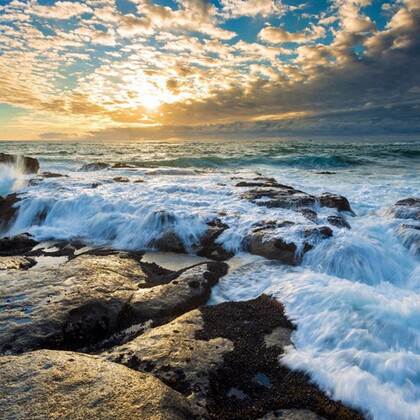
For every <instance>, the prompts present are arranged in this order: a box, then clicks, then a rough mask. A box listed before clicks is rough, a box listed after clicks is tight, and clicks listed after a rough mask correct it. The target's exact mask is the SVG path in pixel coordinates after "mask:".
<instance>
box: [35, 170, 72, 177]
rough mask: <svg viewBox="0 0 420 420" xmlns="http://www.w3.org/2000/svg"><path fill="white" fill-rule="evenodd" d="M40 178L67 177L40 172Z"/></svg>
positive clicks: (55, 173)
mask: <svg viewBox="0 0 420 420" xmlns="http://www.w3.org/2000/svg"><path fill="white" fill-rule="evenodd" d="M40 176H41V177H42V178H68V175H64V174H59V173H57V172H48V171H47V172H42V173H41V174H40Z"/></svg>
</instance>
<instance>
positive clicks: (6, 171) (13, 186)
mask: <svg viewBox="0 0 420 420" xmlns="http://www.w3.org/2000/svg"><path fill="white" fill-rule="evenodd" d="M26 178H27V177H26V175H25V171H24V168H23V166H22V165H20V164H19V161H18V162H17V163H16V164H4V163H2V164H0V196H2V195H7V194H10V193H12V192H15V191H18V190H19V189H21V188H23V186H24V185H25V184H26Z"/></svg>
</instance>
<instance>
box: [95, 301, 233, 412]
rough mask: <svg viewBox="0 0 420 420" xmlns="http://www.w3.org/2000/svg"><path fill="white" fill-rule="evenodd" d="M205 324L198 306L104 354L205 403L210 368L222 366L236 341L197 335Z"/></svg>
mask: <svg viewBox="0 0 420 420" xmlns="http://www.w3.org/2000/svg"><path fill="white" fill-rule="evenodd" d="M203 327H204V321H203V317H202V315H201V312H200V310H197V309H196V310H193V311H191V312H188V313H186V314H184V315H182V316H180V317H179V318H176V319H175V320H173V321H172V322H170V323H168V324H165V325H162V326H160V327H156V328H153V329H151V330H149V331H147V332H145V333H144V334H142V335H140V336H138V337H136V338H135V339H134V340H132V341H130V342H129V343H126V344H125V345H122V346H119V347H115V348H113V349H112V350H111V351H109V352H107V353H104V355H103V356H104V357H105V358H106V359H108V360H110V361H113V362H117V363H122V364H124V365H126V366H128V367H130V368H132V369H136V370H139V371H142V372H150V373H152V374H153V375H154V376H156V377H158V378H159V379H160V380H162V381H163V382H164V383H165V384H167V385H169V386H170V387H171V388H173V389H175V390H177V391H179V392H182V393H183V394H184V395H187V396H188V397H189V399H190V400H192V401H195V402H196V403H197V402H198V403H200V405H201V406H203V405H205V400H206V396H207V394H208V391H209V390H208V386H209V371H210V370H214V369H216V368H217V367H220V366H221V365H222V362H223V355H224V354H226V353H227V352H231V351H233V343H232V341H230V340H228V339H225V338H221V337H216V338H213V339H211V340H199V339H197V338H196V334H197V333H198V332H199V331H201V330H202V329H203Z"/></svg>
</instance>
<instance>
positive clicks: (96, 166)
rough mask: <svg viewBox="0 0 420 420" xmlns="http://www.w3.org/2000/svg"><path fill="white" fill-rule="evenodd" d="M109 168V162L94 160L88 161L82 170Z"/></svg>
mask: <svg viewBox="0 0 420 420" xmlns="http://www.w3.org/2000/svg"><path fill="white" fill-rule="evenodd" d="M107 168H109V164H108V163H105V162H93V163H86V164H84V165H83V166H82V167H81V168H80V171H101V170H103V169H107Z"/></svg>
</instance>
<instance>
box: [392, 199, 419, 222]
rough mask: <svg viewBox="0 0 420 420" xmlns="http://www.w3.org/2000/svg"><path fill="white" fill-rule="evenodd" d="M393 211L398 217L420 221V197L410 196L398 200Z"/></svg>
mask: <svg viewBox="0 0 420 420" xmlns="http://www.w3.org/2000/svg"><path fill="white" fill-rule="evenodd" d="M391 212H392V214H393V215H394V217H396V218H398V219H412V220H417V221H420V198H417V197H410V198H405V199H403V200H400V201H397V202H396V203H395V204H394V206H393V208H392V209H391Z"/></svg>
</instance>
